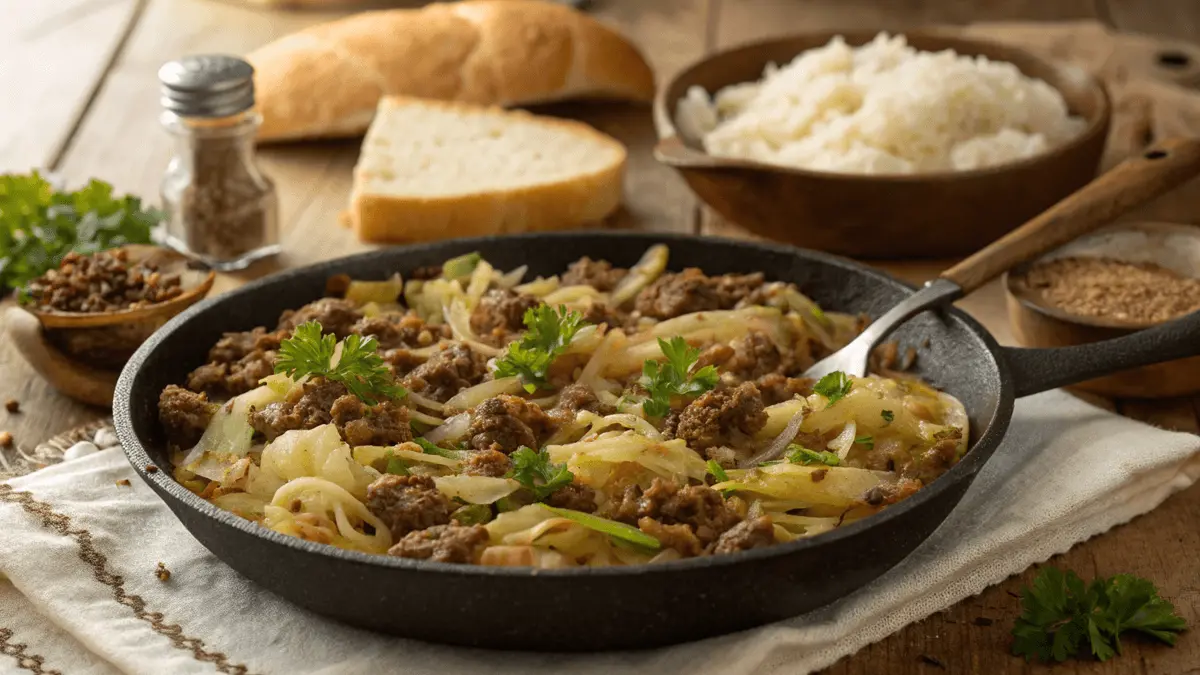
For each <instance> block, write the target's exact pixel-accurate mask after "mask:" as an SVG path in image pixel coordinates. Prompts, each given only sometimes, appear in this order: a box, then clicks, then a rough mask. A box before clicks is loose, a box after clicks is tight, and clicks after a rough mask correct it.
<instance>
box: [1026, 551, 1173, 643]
mask: <svg viewBox="0 0 1200 675" xmlns="http://www.w3.org/2000/svg"><path fill="white" fill-rule="evenodd" d="M1021 605H1022V612H1021V616H1020V618H1018V619H1017V622H1016V625H1014V626H1013V631H1012V634H1013V644H1012V651H1013V654H1015V655H1017V656H1024V657H1025V660H1026V661H1028V660H1030V659H1035V658H1036V659H1038V660H1040V661H1051V660H1054V661H1060V662H1061V661H1066V660H1067V659H1069V658H1071V657H1074V656H1077V655H1078V654H1079V652H1080V649H1081V648H1082V647H1083V646H1084V645H1087V648H1088V650H1089V651H1090V652H1091V653H1092V655H1093V656H1095V657H1096V658H1097V659H1100V660H1101V661H1106V660H1108V659H1109V658H1111V657H1112V656H1114V655H1116V654H1120V653H1121V640H1120V637H1121V634H1122V633H1125V632H1136V633H1141V634H1142V635H1146V636H1149V637H1151V638H1154V639H1156V640H1160V641H1162V642H1165V643H1167V644H1169V645H1174V644H1175V638H1176V635H1177V634H1178V633H1179V632H1180V631H1182V630H1183V629H1184V627H1185V625H1186V624H1185V622H1184V620H1183V618H1181V617H1180V616H1179V615H1178V614H1176V613H1175V607H1174V606H1172V605H1171V603H1169V602H1167V601H1166V600H1163V599H1162V598H1161V597H1159V595H1158V589H1156V588H1155V587H1154V584H1153V583H1152V582H1150V581H1147V580H1146V579H1141V578H1139V577H1135V576H1133V575H1130V574H1118V575H1116V576H1114V577H1111V578H1108V579H1104V578H1099V579H1095V580H1094V581H1092V583H1091V584H1088V585H1085V584H1084V582H1083V580H1082V579H1080V578H1079V577H1078V576H1077V575H1076V574H1075V573H1074V572H1071V571H1069V570H1068V571H1067V572H1066V573H1065V574H1064V573H1063V571H1062V570H1060V569H1058V568H1057V567H1045V568H1043V569H1042V571H1041V573H1040V574H1038V576H1037V578H1036V579H1034V580H1033V583H1032V584H1031V585H1030V586H1029V587H1027V588H1025V589H1024V591H1022V593H1021Z"/></svg>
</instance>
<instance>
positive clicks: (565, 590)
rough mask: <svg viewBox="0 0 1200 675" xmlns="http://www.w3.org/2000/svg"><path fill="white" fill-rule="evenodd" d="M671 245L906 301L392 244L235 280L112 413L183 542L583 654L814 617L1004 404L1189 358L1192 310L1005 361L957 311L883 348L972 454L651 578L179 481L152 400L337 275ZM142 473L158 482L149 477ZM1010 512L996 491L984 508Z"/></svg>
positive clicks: (276, 573) (479, 243)
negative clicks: (306, 531) (212, 497)
mask: <svg viewBox="0 0 1200 675" xmlns="http://www.w3.org/2000/svg"><path fill="white" fill-rule="evenodd" d="M658 242H662V243H666V244H668V245H669V246H670V249H671V256H670V267H671V269H674V270H679V269H682V268H683V267H687V266H695V267H700V268H702V269H703V270H704V271H705V272H708V273H710V274H722V273H727V272H751V271H762V272H763V273H765V274H766V276H767V278H768V279H772V280H781V281H791V282H795V283H797V284H798V285H799V286H800V288H801V289H802V290H803V291H804V292H805V293H807V294H808V295H810V296H811V297H813V298H814V299H815V300H816V301H817V302H819V303H820V304H821V306H822V307H826V308H830V309H834V310H838V311H844V312H866V313H868V314H870V315H872V316H878V315H879V314H880V313H882V312H883V311H884V310H886V309H887V308H889V307H891V306H892V305H894V304H896V303H897V302H898V301H900V300H901V299H902V298H904V297H906V296H908V295H909V294H911V293H912V290H911V288H910V287H908V286H906V285H904V284H903V283H901V282H899V281H896V280H895V279H892V278H890V277H888V276H886V275H884V274H883V273H880V272H878V271H875V270H872V269H870V268H868V267H864V266H862V265H858V264H855V263H853V262H850V261H847V260H844V259H841V258H837V257H834V256H830V255H826V254H822V253H816V252H812V251H804V250H799V249H794V248H787V247H782V246H775V245H769V244H759V243H747V242H741V241H726V240H719V239H713V238H705V239H701V238H698V237H689V236H669V235H653V234H625V233H592V232H585V233H558V234H539V235H527V236H510V237H493V238H479V239H462V240H457V241H450V242H443V243H436V244H428V245H421V246H412V247H405V248H389V249H384V250H380V251H375V252H371V253H366V254H362V255H356V256H353V257H349V258H342V259H339V260H334V261H330V262H326V263H321V264H318V265H315V266H311V267H306V268H303V269H297V270H292V271H288V272H284V273H282V274H278V275H274V276H272V277H269V278H265V279H262V280H260V281H257V282H254V283H251V284H248V285H247V286H245V287H243V288H240V289H238V290H235V291H233V292H231V293H228V294H226V295H223V296H221V297H217V298H213V299H210V300H207V301H205V302H203V303H200V304H198V305H196V306H195V307H193V308H191V309H189V310H188V311H186V312H184V313H183V314H181V315H179V316H178V317H176V318H175V319H173V320H172V321H171V322H169V323H168V324H167V325H166V326H164V327H163V328H162V329H161V330H159V331H158V332H157V333H156V334H155V335H154V336H153V337H151V338H150V340H148V341H147V342H146V343H145V344H144V345H143V346H142V348H141V349H140V350H138V352H137V353H136V354H135V355H134V357H133V359H132V360H131V361H130V362H129V364H128V365H127V366H126V367H125V370H124V372H122V374H121V378H120V381H119V382H118V384H117V391H116V397H115V400H114V401H113V413H114V418H115V420H116V428H117V434H118V435H119V437H120V439H121V444H122V445H123V446H124V448H125V452H126V454H127V455H128V456H129V461H130V462H132V463H133V466H134V467H135V468H136V469H137V471H138V473H139V474H140V475H141V476H142V479H143V480H145V481H146V482H147V483H148V484H149V485H150V487H151V488H153V489H154V490H155V491H156V492H157V493H158V494H159V495H160V496H161V497H162V499H163V500H164V501H165V502H166V503H167V506H169V507H170V508H171V510H172V511H174V512H175V514H176V516H178V517H179V519H180V521H181V522H182V523H183V524H184V526H185V527H187V528H188V530H190V531H191V533H192V535H193V536H195V537H196V539H198V540H199V541H200V543H202V544H204V546H206V547H208V549H209V550H211V551H212V552H213V553H214V554H215V555H216V556H217V557H218V558H220V559H221V560H223V561H225V562H226V563H228V564H229V565H230V566H231V567H233V568H234V569H235V570H237V571H238V572H240V573H241V574H243V575H245V576H247V577H249V578H250V579H252V580H254V581H255V582H257V583H258V584H260V585H262V586H264V587H266V588H267V589H270V590H271V591H273V592H275V593H276V594H278V595H280V596H282V597H284V598H286V599H288V600H290V601H292V602H294V603H296V604H297V605H301V606H303V607H306V608H308V609H311V610H313V611H315V612H318V613H320V614H324V615H327V616H330V617H333V618H336V619H340V620H342V621H345V622H347V623H351V624H355V625H358V626H362V627H366V628H370V629H374V630H378V631H383V632H387V633H393V634H396V635H401V636H405V637H411V638H418V639H422V640H430V641H437V642H448V643H455V644H462V645H472V646H480V647H492V648H507V649H533V650H554V651H584V650H601V649H619V648H641V647H652V646H658V645H664V644H670V643H676V642H683V641H689V640H696V639H699V638H703V637H708V636H712V635H717V634H721V633H728V632H731V631H736V630H740V629H744V628H749V627H752V626H756V625H760V624H764V623H767V622H771V621H776V620H779V619H784V618H787V617H791V616H795V615H798V614H801V613H804V612H808V611H810V610H813V609H816V608H818V607H821V606H822V605H825V604H827V603H829V602H831V601H833V600H836V599H838V598H840V597H842V596H844V595H846V594H848V593H850V592H852V591H854V590H855V589H857V588H859V587H861V586H863V585H864V584H866V583H868V582H869V581H871V580H872V579H875V578H876V577H878V576H879V575H881V574H883V573H884V572H885V571H887V570H888V569H889V568H891V567H892V566H893V565H895V564H896V563H897V562H899V561H900V560H901V559H903V558H904V557H905V556H906V555H908V553H909V552H910V551H912V550H913V549H914V548H915V547H916V546H917V545H918V544H920V543H921V542H922V541H923V540H924V539H925V538H926V537H928V536H929V535H930V533H932V532H933V530H934V529H935V528H937V526H938V524H939V523H941V522H942V520H943V519H945V517H946V516H947V515H948V514H949V512H950V510H951V509H953V508H954V506H955V504H957V503H958V501H959V499H960V498H961V497H962V495H963V493H964V492H965V491H966V489H967V487H968V486H969V485H970V484H971V480H972V479H973V478H974V477H975V474H976V473H977V472H978V471H979V469H980V467H982V466H983V465H984V463H985V462H987V460H988V458H989V457H991V455H992V453H993V452H995V450H996V446H997V445H998V444H999V443H1000V440H1001V438H1002V437H1003V435H1004V432H1005V430H1006V428H1007V427H1008V423H1009V418H1010V416H1011V415H1012V409H1013V399H1014V398H1015V397H1018V396H1027V395H1029V394H1033V393H1036V392H1040V391H1044V390H1047V389H1051V388H1054V387H1059V386H1062V385H1067V384H1071V383H1074V382H1079V381H1081V380H1084V379H1087V378H1091V377H1094V376H1097V375H1101V374H1106V373H1111V372H1114V371H1116V370H1118V369H1121V368H1126V367H1131V366H1138V365H1144V364H1147V363H1151V362H1156V361H1164V360H1168V359H1174V358H1179V357H1183V356H1186V355H1192V354H1196V353H1198V352H1200V312H1198V313H1195V314H1192V315H1190V316H1188V317H1185V318H1183V319H1180V320H1178V321H1176V322H1173V323H1171V324H1167V325H1164V326H1162V327H1159V328H1158V329H1154V330H1148V331H1145V332H1142V333H1137V334H1135V335H1131V336H1128V337H1126V338H1121V339H1118V340H1113V341H1110V342H1105V343H1098V344H1094V345H1091V346H1085V347H1072V348H1064V349H1056V350H1026V349H1009V348H1002V347H1000V346H998V345H997V344H996V341H995V340H994V339H993V338H992V336H991V335H989V334H988V333H987V331H985V330H984V329H983V328H982V327H981V326H980V325H979V324H977V323H976V322H975V321H974V320H972V319H971V318H970V317H968V316H967V315H965V314H963V313H962V312H960V311H958V310H949V311H947V312H945V313H942V314H931V313H927V314H924V315H922V316H918V317H917V318H915V319H913V320H912V321H910V322H909V323H908V324H906V325H905V326H904V327H903V328H901V329H900V330H899V331H898V332H897V333H896V335H895V337H896V339H898V340H899V341H900V342H901V343H902V344H911V345H924V344H926V342H925V341H926V340H928V342H927V346H924V347H922V348H920V350H919V351H920V357H919V358H918V360H917V367H916V370H917V372H918V374H919V375H920V376H922V377H924V378H925V379H926V380H928V381H929V382H930V383H932V384H933V385H935V386H937V387H938V388H940V389H944V390H946V391H948V392H950V393H951V394H953V395H954V396H957V397H958V398H959V399H961V400H962V402H963V403H964V404H965V405H966V408H967V410H968V411H969V413H970V420H971V450H970V452H968V453H967V455H966V456H965V458H964V459H963V460H962V461H961V462H960V463H959V464H958V465H957V466H955V467H954V468H953V469H951V470H950V471H949V472H948V473H946V474H945V475H944V476H942V477H941V478H939V479H938V480H936V481H934V482H933V483H932V484H931V485H929V486H927V487H926V488H925V489H923V490H921V491H920V492H919V493H917V494H916V495H915V496H913V497H911V498H909V499H907V500H905V501H903V502H900V503H899V504H897V505H895V506H892V507H890V508H888V509H886V510H884V511H882V512H881V513H879V514H877V515H874V516H871V517H869V518H866V519H863V520H861V521H858V522H855V523H852V524H850V525H848V526H845V527H842V528H839V529H837V530H834V531H833V532H830V533H827V534H823V535H820V536H818V537H816V538H813V539H803V540H799V541H795V542H792V543H788V544H782V545H777V546H772V547H768V548H763V549H757V550H753V551H748V552H743V553H738V554H733V555H723V556H715V557H706V558H693V559H689V560H682V561H677V562H671V563H666V564H661V565H654V566H638V567H629V568H607V569H580V570H553V571H547V570H542V571H538V572H536V573H534V572H533V571H531V570H529V569H517V568H496V567H479V566H468V565H452V564H440V563H429V562H425V561H416V560H407V559H402V558H393V557H388V556H382V555H367V554H363V553H356V552H350V551H344V550H340V549H336V548H334V547H332V546H325V545H321V544H314V543H311V542H307V541H303V540H300V539H297V538H294V537H288V536H284V535H282V534H278V533H276V532H273V531H270V530H267V529H266V528H263V527H260V526H258V525H255V524H253V523H251V522H249V521H247V520H243V519H241V518H239V517H238V516H235V515H233V514H232V513H229V512H226V511H222V510H220V509H218V508H217V507H215V506H213V505H211V504H209V503H208V502H206V501H204V500H202V499H200V498H199V497H197V496H196V495H194V494H192V493H191V492H189V491H188V490H187V489H185V488H184V487H183V486H182V485H179V484H178V483H176V482H175V481H174V480H173V479H172V478H171V475H170V472H169V471H168V470H167V469H168V467H169V463H168V458H167V455H166V453H165V452H164V442H163V435H162V430H161V428H160V426H159V423H158V418H157V401H158V395H159V392H161V391H162V389H163V388H164V387H165V386H166V385H168V384H171V383H179V382H183V381H184V378H185V376H186V374H187V373H188V371H189V370H191V369H192V368H195V367H196V366H198V365H200V364H201V363H203V362H204V360H205V354H206V352H207V350H208V349H209V347H210V346H212V345H213V344H214V343H215V342H216V341H217V339H218V338H220V337H221V334H222V333H224V332H226V331H240V330H249V329H250V328H253V327H255V326H259V325H262V324H264V323H271V322H272V321H274V320H275V318H276V317H278V316H279V314H280V312H282V311H283V310H285V309H290V308H295V307H299V306H301V305H303V304H305V303H307V302H309V301H311V300H314V299H316V298H318V297H320V296H321V295H322V294H323V292H324V289H325V280H326V278H327V277H329V276H330V275H332V274H337V273H347V274H350V275H352V276H354V277H356V278H360V279H371V278H374V279H383V278H386V277H387V276H389V275H391V274H392V273H393V272H396V271H399V272H401V273H408V272H410V271H412V270H414V269H416V268H418V267H422V266H425V265H436V264H440V263H441V262H442V261H444V260H446V259H447V258H450V257H452V256H456V255H459V254H462V253H467V252H470V251H481V252H482V253H483V254H484V256H485V257H486V258H487V260H488V261H489V262H491V263H492V264H494V265H496V266H497V267H498V268H500V269H512V268H513V267H516V266H518V265H521V264H528V265H529V267H530V270H529V273H530V275H531V276H532V275H537V274H542V275H551V274H556V273H561V272H562V271H563V270H564V269H566V267H567V265H568V264H569V263H571V262H572V261H574V260H576V259H578V258H579V257H580V256H583V255H588V256H591V257H592V258H603V259H607V260H610V261H612V262H613V263H614V264H617V265H622V266H629V265H631V264H633V263H634V262H635V261H636V260H637V259H638V257H639V256H640V255H641V254H642V252H643V251H644V250H645V249H646V247H647V246H650V245H651V244H654V243H658ZM150 465H155V466H157V467H160V468H161V469H162V470H158V471H154V472H148V471H147V467H148V466H150ZM995 498H996V499H1003V498H1004V497H1003V495H999V494H998V495H995Z"/></svg>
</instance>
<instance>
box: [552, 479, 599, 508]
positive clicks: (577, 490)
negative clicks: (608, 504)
mask: <svg viewBox="0 0 1200 675" xmlns="http://www.w3.org/2000/svg"><path fill="white" fill-rule="evenodd" d="M546 503H547V504H549V505H550V506H556V507H558V508H560V509H574V510H576V511H583V512H584V513H593V512H594V511H595V510H596V492H595V491H594V490H592V488H590V487H588V486H586V485H580V484H578V483H568V484H566V485H564V486H562V487H560V488H559V489H557V490H555V491H554V492H551V493H550V496H549V497H548V498H546Z"/></svg>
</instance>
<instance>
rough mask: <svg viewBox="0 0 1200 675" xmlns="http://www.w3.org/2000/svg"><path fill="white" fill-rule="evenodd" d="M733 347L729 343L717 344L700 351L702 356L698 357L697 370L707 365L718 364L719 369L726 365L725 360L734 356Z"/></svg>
mask: <svg viewBox="0 0 1200 675" xmlns="http://www.w3.org/2000/svg"><path fill="white" fill-rule="evenodd" d="M733 353H734V352H733V347H730V346H729V345H727V344H720V343H718V344H715V345H712V346H711V347H709V348H707V349H705V350H704V351H702V352H700V356H699V357H698V358H697V359H696V366H695V367H696V370H699V369H701V368H704V367H706V366H716V368H717V369H718V370H720V369H721V367H722V366H724V365H725V362H726V361H728V360H729V359H732V358H733Z"/></svg>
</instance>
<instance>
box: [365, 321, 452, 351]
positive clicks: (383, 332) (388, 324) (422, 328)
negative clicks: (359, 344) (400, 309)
mask: <svg viewBox="0 0 1200 675" xmlns="http://www.w3.org/2000/svg"><path fill="white" fill-rule="evenodd" d="M350 330H351V332H353V333H357V334H359V335H362V336H370V337H373V338H375V340H376V342H378V343H379V348H380V349H396V348H399V347H410V348H416V347H428V346H429V345H431V344H433V343H435V342H437V341H438V340H449V339H450V338H451V337H453V336H452V335H451V333H450V326H448V325H446V324H442V325H440V326H431V325H428V324H426V323H425V320H424V319H422V318H421V317H419V316H417V315H416V314H415V313H413V312H408V313H407V314H394V313H393V314H381V315H379V316H373V317H363V318H362V319H359V321H358V323H356V324H354V326H353V327H351V329H350Z"/></svg>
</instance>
